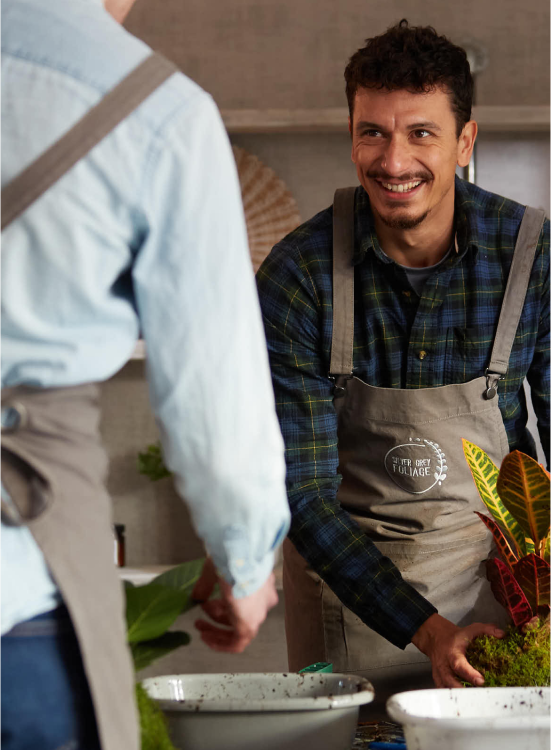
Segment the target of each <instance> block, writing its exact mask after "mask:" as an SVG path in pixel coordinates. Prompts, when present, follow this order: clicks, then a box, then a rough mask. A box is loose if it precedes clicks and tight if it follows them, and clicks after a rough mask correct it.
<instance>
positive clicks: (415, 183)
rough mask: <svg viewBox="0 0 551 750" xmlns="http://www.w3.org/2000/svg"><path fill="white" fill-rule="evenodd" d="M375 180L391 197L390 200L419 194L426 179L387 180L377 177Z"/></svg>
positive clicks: (383, 192)
mask: <svg viewBox="0 0 551 750" xmlns="http://www.w3.org/2000/svg"><path fill="white" fill-rule="evenodd" d="M374 182H375V183H376V185H377V187H378V188H379V189H380V191H381V192H382V194H383V195H384V196H385V197H386V198H389V199H390V200H397V199H402V200H403V199H404V198H405V197H407V198H410V197H412V196H414V195H417V194H418V193H419V192H420V191H421V189H422V187H423V185H424V183H425V180H410V181H409V182H387V181H386V180H382V179H375V180H374Z"/></svg>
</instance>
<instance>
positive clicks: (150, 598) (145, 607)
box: [126, 583, 186, 643]
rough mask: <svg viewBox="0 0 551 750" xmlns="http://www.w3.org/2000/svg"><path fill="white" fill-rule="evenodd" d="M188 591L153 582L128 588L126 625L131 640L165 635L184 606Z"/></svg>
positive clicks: (131, 641) (142, 639)
mask: <svg viewBox="0 0 551 750" xmlns="http://www.w3.org/2000/svg"><path fill="white" fill-rule="evenodd" d="M185 596H186V594H185V592H183V591H178V590H175V589H170V588H168V587H167V586H159V585H155V584H152V583H149V584H147V586H134V587H133V588H127V589H126V627H127V638H128V642H129V643H137V642H138V641H149V640H152V639H153V638H158V637H159V636H161V635H163V633H165V632H166V630H167V629H168V628H169V627H170V626H171V625H172V623H173V622H174V620H175V619H176V618H177V617H178V615H179V614H180V612H181V610H182V606H183V603H184V598H185Z"/></svg>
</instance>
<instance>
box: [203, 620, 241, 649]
mask: <svg viewBox="0 0 551 750" xmlns="http://www.w3.org/2000/svg"><path fill="white" fill-rule="evenodd" d="M195 627H196V628H197V630H199V631H200V633H201V640H203V641H204V642H205V643H206V644H207V646H209V647H210V648H212V649H213V650H214V651H225V652H227V653H233V654H240V653H242V652H243V651H244V650H245V649H246V648H247V646H248V645H249V643H250V642H251V641H252V640H253V638H254V637H255V635H256V631H255V630H249V629H247V630H242V631H240V630H238V629H236V628H232V629H228V630H226V629H223V628H218V627H216V626H215V625H213V624H212V623H210V622H207V621H206V620H197V621H196V623H195Z"/></svg>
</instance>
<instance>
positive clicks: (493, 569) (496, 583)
mask: <svg viewBox="0 0 551 750" xmlns="http://www.w3.org/2000/svg"><path fill="white" fill-rule="evenodd" d="M486 575H487V576H488V580H489V581H490V586H491V588H492V592H493V594H494V596H495V598H496V599H497V601H498V602H499V603H500V604H501V605H502V606H503V607H505V609H506V610H507V611H508V612H509V614H510V615H511V619H512V620H513V623H514V624H515V625H516V626H517V627H520V626H521V625H524V623H525V622H528V620H530V619H531V618H532V617H533V615H534V613H533V612H532V608H531V607H530V604H529V603H528V599H527V598H526V596H525V595H524V592H523V590H522V589H521V587H520V585H519V584H518V583H517V581H516V580H515V578H514V576H513V574H512V573H511V571H510V570H509V568H508V567H507V566H506V565H505V563H504V562H502V561H501V560H499V559H498V558H495V559H493V560H488V561H487V562H486Z"/></svg>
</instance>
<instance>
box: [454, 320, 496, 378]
mask: <svg viewBox="0 0 551 750" xmlns="http://www.w3.org/2000/svg"><path fill="white" fill-rule="evenodd" d="M494 336H495V329H494V328H493V327H492V326H476V327H471V328H459V327H455V326H454V327H453V328H448V330H447V332H446V363H445V368H444V379H445V385H451V384H452V383H467V382H468V381H469V380H473V379H474V378H478V377H480V376H481V375H484V371H485V370H486V368H487V367H488V365H489V364H490V356H491V353H492V347H493V345H494Z"/></svg>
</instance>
